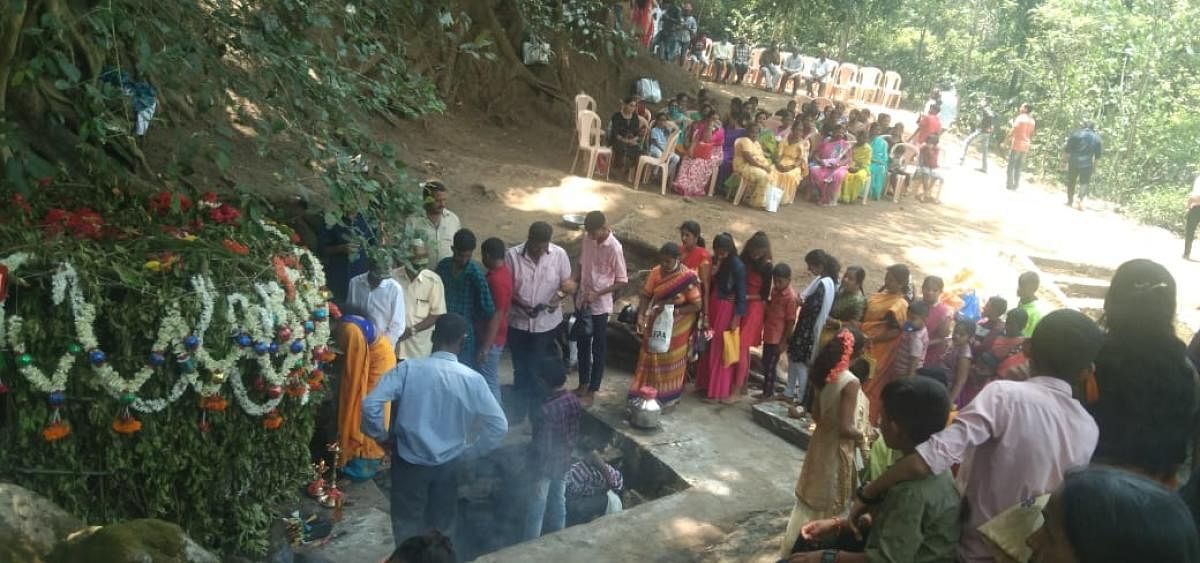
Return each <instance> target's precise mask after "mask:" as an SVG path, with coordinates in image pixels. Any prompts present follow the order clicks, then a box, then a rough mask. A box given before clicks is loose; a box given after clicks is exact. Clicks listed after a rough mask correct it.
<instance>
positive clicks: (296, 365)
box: [292, 360, 304, 369]
mask: <svg viewBox="0 0 1200 563" xmlns="http://www.w3.org/2000/svg"><path fill="white" fill-rule="evenodd" d="M292 367H293V368H295V369H302V368H304V360H296V363H294V364H292Z"/></svg>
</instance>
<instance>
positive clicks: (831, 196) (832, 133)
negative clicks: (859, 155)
mask: <svg viewBox="0 0 1200 563" xmlns="http://www.w3.org/2000/svg"><path fill="white" fill-rule="evenodd" d="M815 157H816V164H815V165H814V166H813V167H812V168H811V169H810V170H809V172H808V178H809V182H811V183H812V185H813V186H814V187H815V188H816V190H817V193H819V194H820V199H819V201H818V203H819V204H820V205H821V206H822V207H833V206H835V205H837V200H838V194H839V193H841V191H842V181H843V180H845V178H846V174H847V172H848V169H849V166H850V142H849V141H847V140H846V127H845V126H842V125H831V126H830V129H829V137H828V138H826V139H825V142H823V143H821V145H820V146H819V147H817V150H816V154H815Z"/></svg>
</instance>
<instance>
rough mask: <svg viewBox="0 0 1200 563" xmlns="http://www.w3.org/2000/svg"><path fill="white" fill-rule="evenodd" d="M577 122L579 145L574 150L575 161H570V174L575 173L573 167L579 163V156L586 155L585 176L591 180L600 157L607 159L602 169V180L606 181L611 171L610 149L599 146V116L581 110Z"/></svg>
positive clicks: (600, 125) (611, 155)
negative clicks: (606, 163) (605, 165)
mask: <svg viewBox="0 0 1200 563" xmlns="http://www.w3.org/2000/svg"><path fill="white" fill-rule="evenodd" d="M576 121H578V122H579V144H578V146H577V147H576V149H575V159H574V160H572V161H571V174H574V173H575V165H576V164H577V163H578V162H579V155H580V154H586V155H587V156H586V158H587V165H586V169H587V175H586V176H585V177H586V178H588V179H591V177H592V175H593V174H595V173H596V162H597V161H598V160H599V159H600V156H601V155H605V156H607V157H608V166H607V167H606V168H605V169H604V179H605V180H607V179H608V174H609V172H610V171H611V170H612V164H613V163H612V157H613V153H612V149H611V148H609V147H603V146H600V132H601V130H602V129H603V127H604V126H603V125H602V124H601V122H600V116H599V115H596V112H594V111H590V110H583V111H581V112H579V117H578V118H577V119H576Z"/></svg>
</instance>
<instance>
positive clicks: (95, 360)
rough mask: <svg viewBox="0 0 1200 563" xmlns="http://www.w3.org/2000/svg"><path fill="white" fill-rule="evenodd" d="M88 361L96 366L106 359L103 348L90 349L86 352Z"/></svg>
mask: <svg viewBox="0 0 1200 563" xmlns="http://www.w3.org/2000/svg"><path fill="white" fill-rule="evenodd" d="M88 361H90V362H92V365H94V366H98V365H101V364H103V363H104V362H106V361H108V356H106V355H105V354H104V350H92V351H91V352H88Z"/></svg>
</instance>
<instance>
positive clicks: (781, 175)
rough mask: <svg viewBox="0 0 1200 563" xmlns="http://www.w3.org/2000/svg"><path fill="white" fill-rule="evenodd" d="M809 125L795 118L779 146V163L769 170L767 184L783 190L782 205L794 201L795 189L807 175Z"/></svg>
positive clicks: (801, 119) (799, 118)
mask: <svg viewBox="0 0 1200 563" xmlns="http://www.w3.org/2000/svg"><path fill="white" fill-rule="evenodd" d="M809 128H811V125H808V124H807V123H805V122H804V121H803V118H802V117H800V116H797V117H796V119H795V120H794V121H793V122H792V127H791V128H790V129H789V130H788V134H787V137H785V138H784V139H783V141H781V142H780V144H779V161H778V162H776V163H775V167H774V169H773V170H771V178H770V180H769V184H770V185H773V186H779V188H780V189H782V190H783V200H782V203H784V204H790V203H792V201H793V200H795V199H796V188H797V187H799V186H800V182H802V181H804V177H805V176H807V175H808V133H809Z"/></svg>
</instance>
